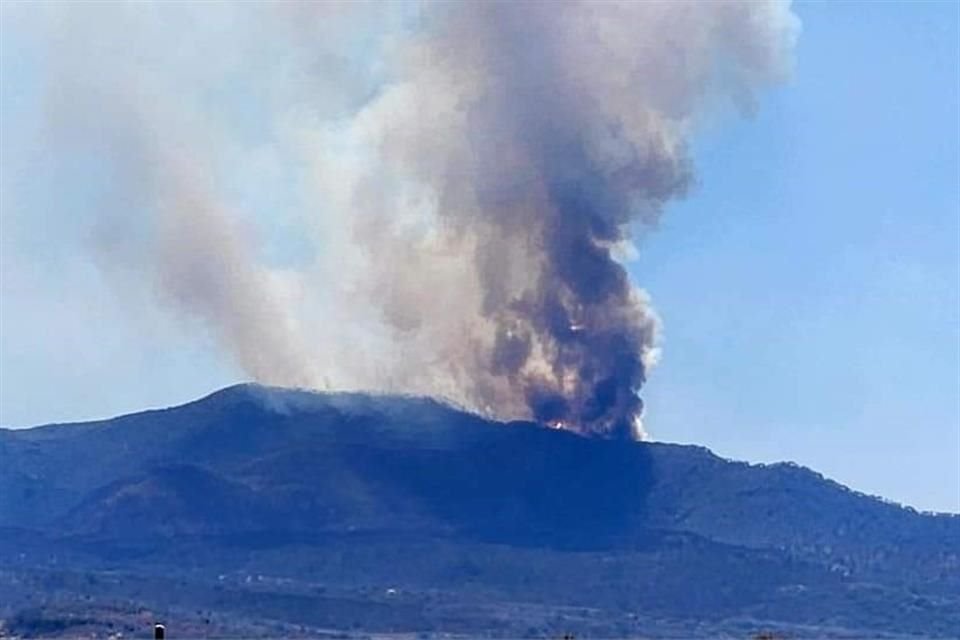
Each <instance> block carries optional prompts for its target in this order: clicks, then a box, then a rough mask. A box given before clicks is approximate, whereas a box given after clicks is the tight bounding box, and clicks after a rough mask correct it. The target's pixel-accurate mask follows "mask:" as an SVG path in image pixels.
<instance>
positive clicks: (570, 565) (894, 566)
mask: <svg viewBox="0 0 960 640" xmlns="http://www.w3.org/2000/svg"><path fill="white" fill-rule="evenodd" d="M0 459H3V460H4V461H5V464H3V465H0V575H2V572H3V570H4V567H5V566H8V567H9V566H16V567H20V569H18V571H20V570H24V569H23V567H24V566H27V567H28V568H29V570H30V571H32V572H37V571H40V572H51V571H63V570H64V566H65V565H64V562H65V561H63V560H57V561H56V563H55V565H51V564H50V563H51V562H52V560H51V558H61V559H62V558H70V559H71V560H70V561H69V562H67V563H66V566H67V567H69V568H71V570H74V569H75V570H82V571H85V572H92V573H91V575H100V572H103V571H107V572H113V573H111V574H110V575H114V574H115V573H116V572H117V571H121V572H128V571H133V570H136V571H137V572H145V573H147V574H150V575H155V574H156V572H157V571H160V572H162V573H164V574H166V573H173V574H176V575H186V574H184V572H185V571H187V568H188V567H189V568H190V570H189V571H188V572H187V573H188V574H189V576H188V577H189V580H191V581H192V582H190V585H192V586H191V588H195V589H198V590H200V592H202V593H204V594H207V595H204V596H202V597H201V596H197V597H200V598H201V600H203V599H204V598H210V599H212V601H215V602H219V600H217V598H219V597H220V596H216V595H215V594H216V593H218V592H216V591H215V587H216V584H218V582H217V581H218V579H219V578H218V577H217V576H221V575H232V573H233V572H234V571H236V570H238V568H239V567H242V568H243V570H244V571H248V572H251V573H250V575H254V573H257V572H259V573H262V574H266V575H271V574H276V575H275V578H271V579H276V580H278V581H280V582H278V583H277V584H282V585H284V586H283V587H282V589H281V588H280V587H276V589H277V590H278V592H277V593H276V594H274V595H275V596H276V597H277V598H280V592H283V593H286V594H287V595H290V594H288V593H287V591H284V590H289V589H293V588H294V587H293V586H291V585H304V584H308V583H310V584H312V583H313V582H315V581H316V580H317V579H318V576H319V577H320V578H322V580H321V582H323V583H324V584H325V585H327V586H326V587H325V588H336V589H347V590H355V589H361V588H362V589H368V588H370V585H379V587H378V588H380V587H383V586H384V585H404V588H405V589H408V590H409V591H410V592H412V593H418V594H421V595H422V594H428V593H440V594H444V597H449V598H453V599H454V600H456V601H457V602H458V605H457V606H458V607H467V608H466V609H463V613H462V615H463V616H466V617H467V618H470V616H473V615H474V613H475V612H476V610H475V608H472V607H476V606H479V605H478V602H480V601H482V602H484V603H486V604H485V605H484V606H494V607H495V608H497V610H500V608H502V607H506V606H507V604H506V603H508V602H512V601H514V600H516V599H518V598H519V599H521V600H525V599H526V600H529V599H531V598H532V600H533V601H536V602H538V603H540V604H538V605H537V606H547V607H556V606H560V605H561V604H562V605H563V606H572V605H576V606H589V607H599V609H600V610H602V611H605V612H606V613H605V614H604V615H603V616H602V617H603V620H604V621H605V622H603V623H602V624H600V622H597V624H598V625H600V626H591V625H593V624H594V623H593V622H589V621H581V622H580V623H578V624H579V625H580V626H579V627H577V628H580V629H582V630H585V631H586V632H590V630H591V629H592V630H593V631H592V633H599V632H600V631H601V630H606V631H607V632H610V631H614V630H615V631H616V632H617V633H621V632H627V631H630V632H640V631H642V632H644V633H654V632H656V630H657V629H660V630H661V631H662V630H663V629H664V628H666V627H663V625H660V623H654V622H651V621H650V620H649V619H646V620H645V621H639V620H640V619H639V618H638V619H637V620H638V621H637V622H636V624H634V626H629V625H628V626H627V627H622V625H621V623H620V622H617V623H615V622H614V621H615V620H621V622H622V616H623V611H624V610H625V609H626V610H627V611H631V610H633V609H635V608H636V607H640V608H641V609H644V610H646V609H649V610H650V611H651V612H654V613H656V612H659V613H656V615H659V616H665V617H666V618H669V619H670V620H673V621H674V622H676V624H679V625H680V627H678V628H681V627H682V628H684V629H687V628H688V627H687V626H685V625H687V623H688V622H690V621H689V620H687V619H686V618H684V615H687V614H684V613H683V612H684V611H685V607H687V608H689V606H692V604H691V603H699V604H697V607H700V608H702V609H703V610H702V612H701V616H704V617H705V618H704V619H710V620H712V621H713V622H711V624H714V625H720V626H714V627H710V629H712V631H710V633H719V632H720V631H722V630H723V629H727V628H728V627H729V625H734V623H733V622H730V620H733V619H739V618H737V616H743V615H746V612H751V611H752V612H754V613H753V614H751V615H754V614H756V613H757V612H762V613H763V615H764V616H766V619H769V620H773V621H775V622H777V623H778V624H780V625H781V626H782V625H797V624H802V625H809V624H815V625H816V624H820V625H821V626H823V625H824V624H826V623H825V622H824V620H827V621H828V622H829V624H830V625H834V626H836V625H839V627H838V628H843V629H848V630H850V629H853V630H857V629H859V630H863V629H869V630H871V632H874V631H877V630H878V629H883V628H886V627H887V626H889V625H893V626H892V627H890V628H892V629H895V630H896V629H899V630H900V631H903V632H909V633H915V632H918V630H922V629H924V628H926V627H929V626H931V625H932V628H933V629H934V630H936V629H939V628H943V629H946V628H948V627H949V628H952V627H953V626H956V625H960V614H954V613H953V609H954V607H955V605H960V544H958V541H960V517H958V516H955V515H953V514H926V513H921V512H917V511H916V510H913V509H911V508H909V507H902V506H899V505H896V504H893V503H890V502H886V501H883V500H882V499H879V498H876V497H872V496H867V495H864V494H861V493H858V492H855V491H852V490H850V489H848V488H846V487H844V486H843V485H841V484H840V483H837V482H834V481H832V480H829V479H826V478H824V477H823V476H822V475H820V474H818V473H816V472H815V471H812V470H809V469H806V468H804V467H800V466H799V465H793V464H774V465H756V464H754V465H751V464H749V463H744V462H735V461H730V460H726V459H723V458H721V457H719V456H717V455H715V454H713V453H712V452H710V451H709V450H708V449H706V448H704V447H698V446H691V445H674V444H668V443H650V442H624V441H621V440H606V439H596V438H588V437H584V436H581V435H578V434H575V433H571V432H564V431H558V430H554V429H548V428H544V427H542V426H539V425H534V424H532V423H528V422H520V421H518V422H512V423H500V422H497V421H493V420H488V419H486V418H483V417H480V416H476V415H473V414H469V413H466V412H464V411H462V410H459V409H457V408H455V407H451V406H449V405H447V404H445V403H442V402H438V401H436V400H433V399H430V398H419V397H407V396H404V397H398V396H390V395H370V394H363V393H313V392H306V391H300V390H287V389H277V388H268V387H262V386H258V385H236V386H232V387H228V388H226V389H223V390H220V391H218V392H214V393H213V394H210V395H208V396H205V397H204V398H201V399H199V400H197V401H194V402H190V403H187V404H184V405H180V406H177V407H170V408H167V409H158V410H150V411H147V412H141V413H136V414H129V415H126V416H120V417H118V418H113V419H109V420H102V421H94V422H88V423H80V424H76V425H71V424H60V425H45V426H40V427H36V428H33V429H26V430H13V431H0ZM18 532H19V533H18ZM27 547H29V548H31V549H34V550H33V551H31V552H29V553H27V552H24V551H22V549H24V548H27ZM24 553H25V554H26V555H27V556H29V557H31V558H34V560H30V561H29V562H28V561H24V560H21V559H18V558H19V557H20V555H21V554H24ZM123 558H137V560H136V562H134V561H133V560H123ZM348 559H350V560H348ZM24 563H26V565H24ZM131 563H132V564H131ZM569 571H575V572H576V575H579V576H580V577H579V580H581V581H582V582H583V583H584V584H586V585H589V588H584V589H582V590H575V591H570V590H569V589H564V588H560V587H559V586H558V585H557V582H558V581H559V582H560V583H561V584H562V583H563V579H562V578H561V576H563V575H568V572H569ZM17 575H19V574H17ZM31 575H32V574H31ZM58 575H59V574H58ZM18 579H22V578H18ZM184 579H185V580H186V579H187V578H186V577H185V578H184ZM363 585H366V586H363ZM656 585H659V587H657V586H656ZM239 588H240V592H238V594H237V595H236V598H238V599H239V600H237V602H240V601H243V602H247V600H245V599H244V598H249V597H250V596H249V593H247V591H248V587H247V586H246V585H241V586H240V587H239ZM297 588H298V589H299V588H301V587H297ZM390 588H395V587H390ZM210 589H213V590H214V591H209V590H210ZM205 590H206V591H205ZM241 592H242V593H241ZM121 593H122V594H123V595H125V596H129V592H128V591H123V590H121ZM350 593H351V594H352V595H351V597H354V596H356V593H355V592H354V591H350ZM909 594H914V595H909ZM0 596H2V587H0ZM165 597H169V596H165ZM271 597H273V596H271ZM284 597H287V596H286V595H285V596H284ZM298 597H299V596H298ZM364 597H367V596H364ZM418 597H419V596H418ZM422 597H423V598H425V600H424V602H422V603H421V604H423V606H425V607H428V604H426V603H427V602H428V601H429V598H428V597H427V596H426V595H422ZM478 598H479V600H478ZM917 598H920V600H916V599H917ZM281 600H282V598H281ZM915 600H916V602H920V603H921V604H922V606H921V604H918V605H916V606H914V605H912V604H909V603H911V602H914V601H915ZM465 603H469V606H468V605H467V604H465ZM493 603H496V604H493ZM905 603H906V604H905ZM854 605H855V606H854ZM217 606H221V605H217ZM224 606H226V605H224ZM277 606H278V607H279V608H280V609H279V610H278V611H274V612H273V613H272V614H271V615H273V616H275V617H279V619H288V618H289V619H294V618H298V616H300V614H299V613H297V612H296V611H290V610H289V609H284V607H285V606H286V605H279V604H278V605H277ZM430 606H432V605H430ZM851 607H853V608H854V610H851ZM911 607H913V608H911ZM428 608H429V607H428ZM956 609H957V610H960V607H956ZM551 610H553V609H551ZM792 611H801V612H804V613H802V615H801V614H797V613H791V612H792ZM864 611H869V612H872V613H871V614H870V615H872V616H873V617H874V618H875V619H871V618H870V616H869V615H866V614H864V613H863V612H864ZM617 612H619V613H617ZM0 613H2V612H0ZM894 614H896V615H897V616H899V617H900V618H902V619H903V621H904V622H897V621H896V620H894V619H892V616H894ZM385 615H386V614H385ZM423 615H426V614H423V612H420V613H418V614H417V615H416V616H412V617H411V618H410V620H411V622H410V624H411V625H413V622H412V620H414V619H416V620H421V621H422V620H423V619H424V618H423ZM431 615H433V616H434V617H433V618H431V617H430V616H427V618H429V619H431V620H434V622H435V623H436V620H437V618H436V616H439V615H440V614H439V613H437V612H434V613H433V614H431ZM511 615H513V614H511ZM516 615H520V614H516ZM523 615H527V614H523ZM558 615H559V614H558ZM651 615H652V614H651ZM618 616H619V617H618ZM798 616H799V617H798ZM387 617H389V616H387ZM666 618H665V619H666ZM390 619H391V620H392V619H393V618H390ZM457 620H460V622H463V620H461V619H460V618H458V619H457ZM678 620H679V622H678ZM684 620H687V622H684ZM723 621H726V622H723ZM460 622H457V623H456V624H454V626H456V625H457V624H460ZM514 622H516V621H514ZM588 622H589V623H588ZM674 622H671V623H670V624H674ZM488 623H489V620H488V622H486V623H483V624H488ZM417 624H420V623H417ZM437 624H439V623H437ZM450 624H453V623H452V622H451V623H450ZM464 624H466V623H464ZM471 624H474V623H471ZM477 624H479V623H477ZM524 624H526V622H524ZM538 624H539V623H538ZM544 624H545V623H544ZM624 624H625V623H624ZM631 624H633V623H631ZM663 624H666V623H663ZM690 624H692V622H690ZM737 624H739V623H737ZM878 624H879V625H881V626H878ZM511 625H512V626H511ZM511 625H508V627H509V628H510V629H512V632H513V633H516V632H518V630H521V631H522V630H523V629H526V627H524V628H523V629H519V628H518V627H516V626H515V625H514V623H513V622H512V623H511ZM604 625H606V626H604ZM611 625H612V626H611ZM617 625H621V626H617ZM657 625H660V626H657ZM724 625H727V626H724ZM414 626H415V625H414ZM441 626H442V625H441ZM574 626H575V627H576V625H574ZM734 626H735V625H734ZM467 627H470V625H467ZM548 627H549V625H548V626H547V627H544V628H548ZM668 627H669V625H668ZM405 628H406V627H405ZM409 628H414V627H409ZM470 628H471V629H473V630H474V631H475V630H476V629H475V628H473V627H470ZM538 628H540V627H538ZM669 628H671V629H672V628H674V627H669ZM730 628H732V627H730ZM784 628H786V627H784ZM724 632H725V631H724ZM708 635H709V634H708Z"/></svg>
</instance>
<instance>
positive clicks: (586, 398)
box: [43, 0, 797, 437]
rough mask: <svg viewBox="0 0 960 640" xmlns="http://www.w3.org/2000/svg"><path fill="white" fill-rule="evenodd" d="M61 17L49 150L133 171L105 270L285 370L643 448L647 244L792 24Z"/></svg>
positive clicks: (285, 376) (763, 12) (532, 13)
mask: <svg viewBox="0 0 960 640" xmlns="http://www.w3.org/2000/svg"><path fill="white" fill-rule="evenodd" d="M118 7H119V8H118ZM48 14H49V15H47V16H46V17H45V18H44V20H43V24H44V25H45V29H47V30H48V31H49V33H50V34H51V37H50V42H51V43H56V47H57V55H56V56H54V57H55V60H56V62H55V63H53V64H52V67H53V68H52V70H51V72H50V77H51V78H52V80H51V82H50V84H51V86H52V89H51V96H52V99H51V104H52V106H51V107H50V110H51V120H52V121H53V122H55V123H56V125H55V126H54V127H52V130H55V131H56V133H54V134H52V136H51V137H52V138H55V139H56V140H57V144H58V145H62V144H63V139H64V138H70V139H71V144H73V145H74V146H75V147H77V148H83V149H86V153H94V154H99V155H101V156H103V155H106V156H109V157H110V159H111V166H112V167H113V169H112V171H113V172H114V173H115V175H116V177H117V182H118V183H122V184H123V185H125V186H124V187H122V188H117V189H116V192H113V193H111V194H110V195H109V197H106V198H105V200H104V202H105V203H106V204H104V205H103V207H102V210H101V212H100V214H99V215H98V220H97V223H96V225H95V228H96V229H97V230H98V231H97V233H96V234H95V236H94V237H95V238H97V241H96V243H95V244H96V246H97V248H98V255H99V259H100V261H101V263H102V264H103V265H104V266H105V268H106V270H107V271H111V270H113V271H118V269H117V265H123V266H124V267H125V269H123V270H121V271H123V272H124V273H129V272H131V271H132V272H134V273H137V274H140V275H139V276H138V277H141V276H142V277H146V278H147V281H148V282H150V284H151V287H152V288H153V290H155V291H156V293H157V296H156V299H157V300H159V301H161V302H162V303H163V305H162V306H163V307H164V308H166V309H167V310H168V311H170V310H172V311H174V312H175V313H178V314H183V315H184V316H186V317H189V318H193V319H194V320H199V321H200V322H202V323H203V324H204V325H205V326H206V327H208V329H209V330H210V331H212V332H213V333H214V335H215V336H216V337H217V340H218V342H219V344H220V345H221V346H222V347H223V349H224V350H225V351H227V352H229V353H230V354H232V356H233V357H234V358H235V361H236V362H237V364H238V365H239V366H241V367H242V368H243V369H244V370H245V371H247V372H248V374H249V375H251V376H253V377H254V378H256V379H258V380H261V381H263V382H267V383H272V384H288V385H298V386H307V387H326V386H328V385H330V386H336V387H344V388H367V389H379V390H386V391H402V392H409V393H429V394H434V395H439V396H442V397H445V398H448V399H450V400H452V401H455V402H457V403H459V404H462V405H465V406H467V407H469V408H473V409H476V410H478V411H481V412H484V413H487V414H491V415H495V416H497V417H504V418H531V419H534V420H537V421H539V422H541V423H543V424H549V425H552V426H558V427H563V428H568V429H573V430H576V431H580V432H583V433H589V434H597V435H602V436H608V437H638V436H642V434H643V432H642V427H641V426H640V417H641V415H642V411H643V404H642V401H641V399H640V394H639V392H640V389H641V387H642V386H643V384H644V382H645V380H646V377H647V374H648V372H649V370H650V368H651V367H652V366H653V364H654V363H655V361H656V359H657V356H658V352H659V351H658V332H659V321H658V319H657V316H656V314H655V313H654V311H653V310H652V308H651V306H650V302H649V300H648V297H647V295H646V294H645V293H644V292H643V291H642V290H641V289H639V288H638V287H637V286H636V285H635V284H634V283H633V282H631V279H630V277H629V276H628V274H627V271H626V268H625V263H624V261H625V260H626V259H627V256H629V254H630V253H631V252H632V251H633V244H632V243H631V237H632V236H633V235H634V234H642V233H643V230H644V229H645V228H652V227H654V226H655V225H656V223H657V220H658V218H659V217H660V215H661V213H662V211H663V209H664V206H665V205H666V204H667V203H668V202H669V201H670V200H672V199H675V198H678V197H681V196H683V195H684V194H686V193H687V191H688V189H689V188H690V186H691V183H692V181H693V173H692V166H691V159H690V157H689V152H688V144H689V138H690V136H691V135H692V134H693V133H694V130H695V128H696V126H697V124H698V122H700V121H701V120H702V119H703V116H704V114H705V113H708V112H711V113H716V112H718V111H722V110H724V109H725V107H726V105H733V106H734V107H735V108H736V109H738V110H741V111H747V112H749V111H750V110H751V109H752V108H753V104H754V94H755V92H756V91H757V90H759V89H762V88H763V87H765V86H767V85H770V84H772V83H775V82H777V81H779V80H781V79H782V78H783V77H784V75H785V74H786V72H787V71H788V67H789V58H790V53H791V48H792V44H793V39H794V37H795V33H796V30H797V23H796V19H795V18H794V16H793V15H792V13H791V12H790V10H789V6H788V5H787V4H785V3H781V2H758V1H754V0H743V1H736V0H731V1H721V0H718V1H715V2H699V3H695V2H636V1H633V0H627V1H624V2H616V1H610V2H595V1H583V2H577V1H570V2H545V1H544V2H540V1H536V0H532V1H529V2H515V3H508V2H462V3H461V2H445V3H432V2H426V3H417V4H403V5H401V4H391V5H372V4H364V3H346V4H335V3H303V4H297V3H280V4H277V5H267V4H262V5H261V4H237V5H232V6H229V5H220V4H212V3H211V4H202V3H198V4H197V5H193V6H190V5H186V4H179V3H178V4H177V6H173V7H171V6H146V5H139V4H138V5H122V6H120V5H108V6H101V7H99V9H98V12H97V15H96V16H95V17H91V15H90V12H89V11H88V12H86V13H83V14H82V15H81V14H79V13H78V12H77V11H76V10H75V9H72V10H71V9H70V8H69V7H68V6H67V5H63V6H57V7H56V8H55V9H48ZM173 28H182V29H183V31H182V32H181V33H179V34H178V35H177V36H174V35H173V32H172V31H171V29H173ZM98 43H99V44H98ZM103 43H106V44H103ZM111 43H112V44H111ZM78 132H80V135H78ZM82 132H86V134H85V135H83V134H82ZM104 132H108V135H107V136H106V137H107V140H106V142H105V141H104V135H103V133H104ZM78 139H79V140H80V142H79V143H78ZM91 149H93V151H91ZM745 169H746V168H745ZM145 221H146V222H145ZM137 238H139V239H137ZM294 245H295V246H297V247H302V246H306V247H307V249H306V250H302V251H299V252H298V255H299V257H298V258H297V260H294V261H292V262H291V261H290V260H287V261H284V260H276V259H271V258H270V257H269V252H270V248H271V247H273V249H274V250H275V251H274V253H280V254H282V255H287V254H290V253H297V252H294V251H293V250H292V249H291V248H290V247H291V246H294ZM131 247H133V248H131ZM116 279H117V281H118V282H120V283H121V285H120V286H121V287H125V286H132V285H131V284H130V282H129V276H127V275H124V276H123V277H117V278H116Z"/></svg>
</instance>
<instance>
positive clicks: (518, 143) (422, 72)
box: [369, 1, 792, 437]
mask: <svg viewBox="0 0 960 640" xmlns="http://www.w3.org/2000/svg"><path fill="white" fill-rule="evenodd" d="M435 9H436V11H435V12H434V13H432V14H429V15H427V16H426V17H425V18H424V23H425V24H424V28H423V30H422V31H421V32H419V33H418V34H417V39H416V40H415V41H414V42H413V43H412V45H411V49H412V51H405V52H403V55H404V57H403V58H402V61H403V62H402V65H401V67H400V71H399V75H400V79H401V80H400V83H399V86H398V87H397V88H394V92H395V93H400V92H405V95H404V97H403V98H400V99H397V102H400V103H401V104H402V105H403V106H404V107H406V109H409V111H406V109H397V108H396V107H395V105H393V104H391V101H392V100H394V99H395V98H397V95H395V94H391V93H390V92H387V93H386V94H385V95H384V96H383V97H382V98H381V101H382V102H384V103H387V104H391V107H393V108H390V109H387V110H385V112H384V113H383V114H377V116H376V118H383V119H386V120H387V121H388V122H392V123H393V126H395V127H398V128H400V130H399V131H398V130H395V129H390V130H389V131H388V132H387V133H386V135H385V136H384V138H383V139H384V140H386V141H387V143H388V144H387V147H386V148H385V149H384V152H385V153H386V154H390V153H395V154H396V158H395V161H396V164H395V166H397V167H400V171H401V172H404V173H407V174H408V176H409V177H411V178H412V179H413V180H415V181H419V182H422V183H425V184H429V185H431V186H432V187H433V189H434V190H435V192H436V193H438V194H439V203H438V205H437V218H438V220H439V221H440V223H441V225H444V224H447V225H448V227H443V228H445V229H447V231H446V232H447V233H448V234H449V235H451V236H461V237H466V238H469V239H472V240H473V242H472V244H471V247H472V251H473V258H474V260H475V276H476V278H477V279H478V283H479V291H480V296H481V300H480V304H479V306H478V311H479V314H480V315H481V316H482V317H483V318H485V319H487V320H488V323H487V325H486V329H487V331H488V332H489V334H488V335H486V336H476V339H475V342H474V346H475V348H476V349H478V350H479V352H480V353H479V354H478V355H477V356H476V357H475V358H474V361H475V362H478V363H479V364H480V366H481V367H484V370H483V372H482V373H481V374H479V375H473V376H472V377H471V383H474V384H473V385H472V391H474V392H475V393H476V394H477V395H478V396H479V399H480V403H481V404H483V405H487V406H493V407H498V406H500V407H503V406H515V407H516V406H519V405H522V406H523V407H524V408H525V412H526V413H528V414H529V415H530V416H532V417H533V418H534V419H536V420H538V421H540V422H543V423H548V424H553V425H558V426H564V427H566V428H571V429H575V430H578V431H581V432H587V433H593V434H601V435H606V436H614V437H630V436H633V435H636V434H637V433H638V431H639V428H640V425H639V418H640V415H641V412H642V407H643V405H642V402H641V400H640V397H639V395H638V391H639V389H640V387H641V385H642V384H643V383H644V380H645V378H646V373H647V369H648V368H649V366H650V365H651V364H652V363H653V360H654V356H655V354H656V353H657V324H658V323H657V319H656V316H655V315H654V313H653V312H652V311H651V310H650V309H649V307H648V305H647V298H646V296H645V295H644V294H643V293H642V292H641V291H639V290H637V289H636V288H635V287H634V286H633V284H632V283H631V282H630V279H629V278H628V276H627V272H626V270H625V268H624V265H623V264H622V263H621V262H620V261H619V260H618V258H617V257H616V255H617V253H618V251H619V250H620V249H622V248H623V247H624V245H625V244H626V243H627V242H628V239H629V236H630V233H631V229H632V225H634V224H635V223H636V224H639V225H650V224H652V223H654V222H655V221H656V219H657V217H658V216H659V214H660V211H661V209H662V207H663V205H664V203H665V202H666V201H667V200H669V199H670V198H673V197H676V196H679V195H682V194H683V193H684V192H685V191H686V189H687V187H688V185H689V183H690V180H691V171H690V163H689V161H688V159H687V156H686V153H685V138H686V134H687V132H688V129H689V127H690V124H691V119H692V118H693V116H695V115H696V113H697V110H698V108H700V107H702V106H703V104H704V102H706V101H710V100H713V99H716V98H718V97H721V98H722V97H724V94H727V95H730V94H731V93H732V94H733V97H734V98H735V99H737V100H740V101H743V100H747V99H749V96H750V91H751V89H752V87H753V86H754V85H756V84H762V83H764V82H766V81H768V80H771V79H773V78H774V77H775V76H777V75H778V74H779V73H780V72H781V71H782V70H783V68H782V62H783V56H782V53H783V50H784V48H786V47H788V46H789V42H790V29H791V26H792V21H791V19H790V16H789V14H788V13H787V12H786V10H785V8H784V6H783V5H779V4H762V3H756V2H745V3H735V2H733V3H726V2H715V3H713V2H710V3H707V2H704V3H655V2H634V1H628V2H623V3H615V2H610V3H600V2H589V1H585V2H567V3H552V2H518V3H505V2H504V3H499V2H490V3H464V4H455V5H441V6H438V7H435ZM411 97H412V99H411ZM369 108H370V109H371V110H372V111H375V110H376V109H377V105H376V104H374V105H373V106H372V107H369ZM418 121H422V122H427V123H432V125H433V126H427V127H424V126H422V125H419V124H418ZM389 126H390V125H388V127H389ZM394 139H396V143H395V146H393V145H391V144H390V143H391V142H393V141H394ZM485 378H486V379H489V378H497V379H495V380H487V381H486V387H484V386H483V384H482V383H483V381H484V380H485ZM478 383H479V384H478Z"/></svg>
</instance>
